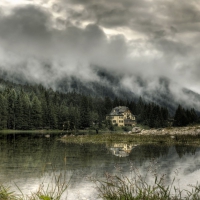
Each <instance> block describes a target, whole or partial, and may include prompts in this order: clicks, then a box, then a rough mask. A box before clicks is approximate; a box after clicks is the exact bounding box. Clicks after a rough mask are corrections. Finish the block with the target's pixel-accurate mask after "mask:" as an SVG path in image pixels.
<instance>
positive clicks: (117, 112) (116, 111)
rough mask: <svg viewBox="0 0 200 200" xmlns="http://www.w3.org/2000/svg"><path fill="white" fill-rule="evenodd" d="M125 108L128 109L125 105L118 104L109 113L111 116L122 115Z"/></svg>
mask: <svg viewBox="0 0 200 200" xmlns="http://www.w3.org/2000/svg"><path fill="white" fill-rule="evenodd" d="M127 110H129V109H128V107H126V106H118V107H115V108H113V109H112V111H111V112H110V114H109V115H112V116H113V115H117V116H118V115H122V116H123V113H124V112H125V111H127Z"/></svg>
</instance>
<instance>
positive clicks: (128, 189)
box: [95, 168, 200, 200]
mask: <svg viewBox="0 0 200 200" xmlns="http://www.w3.org/2000/svg"><path fill="white" fill-rule="evenodd" d="M150 171H151V170H147V172H146V174H145V175H141V174H140V173H139V171H138V170H137V169H136V168H135V169H134V170H133V173H134V176H132V177H131V178H130V177H127V176H125V175H122V174H120V175H119V174H118V175H111V174H106V176H105V179H104V180H95V181H96V186H97V191H98V193H99V197H100V198H101V199H103V200H200V185H199V184H198V183H197V184H196V185H195V186H191V190H186V189H183V190H181V189H180V188H179V187H177V186H175V178H174V179H173V180H172V181H171V183H168V184H166V180H165V175H161V176H159V175H158V174H156V173H155V170H154V171H152V172H153V173H152V175H153V180H154V181H153V182H151V183H149V182H147V181H146V180H147V179H146V178H147V173H149V172H150Z"/></svg>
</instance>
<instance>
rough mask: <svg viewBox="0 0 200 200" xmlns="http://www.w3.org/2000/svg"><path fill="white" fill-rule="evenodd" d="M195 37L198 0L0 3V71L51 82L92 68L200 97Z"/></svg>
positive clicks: (87, 75)
mask: <svg viewBox="0 0 200 200" xmlns="http://www.w3.org/2000/svg"><path fill="white" fill-rule="evenodd" d="M199 33H200V0H109V1H108V0H96V1H95V0H1V1H0V44H1V45H0V67H1V68H3V69H6V70H11V71H16V70H17V71H18V72H20V73H24V74H26V75H27V76H28V77H29V78H30V79H32V80H34V81H39V80H41V77H43V79H45V81H50V82H51V81H52V82H53V81H56V80H57V79H60V78H63V77H64V76H65V75H69V74H76V76H79V77H80V78H82V79H84V80H93V79H96V78H97V77H96V76H95V74H93V73H92V71H91V69H90V66H91V65H98V66H101V67H103V68H106V69H109V70H112V71H115V72H116V73H118V74H122V75H124V76H123V77H124V79H123V81H122V82H123V83H124V85H127V87H131V86H132V85H133V84H134V80H135V76H136V75H137V76H141V77H143V78H144V79H151V80H153V79H154V78H157V77H163V76H164V77H167V78H170V79H171V80H173V81H175V82H177V83H178V84H180V85H181V86H184V87H188V88H190V89H193V90H194V91H196V92H199V93H200V87H199V86H200V78H199V76H200V69H199V68H200V66H199V65H200V56H199V52H200V45H199V42H200V34H199ZM44 63H45V64H44ZM46 63H48V64H49V65H46ZM52 73H53V74H54V76H52ZM150 77H151V78H150ZM150 82H151V81H150ZM152 87H154V84H152Z"/></svg>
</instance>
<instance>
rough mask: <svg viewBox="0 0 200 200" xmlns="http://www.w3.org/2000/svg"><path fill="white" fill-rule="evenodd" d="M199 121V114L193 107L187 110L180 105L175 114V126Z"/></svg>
mask: <svg viewBox="0 0 200 200" xmlns="http://www.w3.org/2000/svg"><path fill="white" fill-rule="evenodd" d="M197 121H198V116H197V114H196V112H195V110H194V109H193V108H192V109H191V110H185V109H184V108H183V107H182V106H181V105H179V106H178V108H177V110H176V113H175V116H174V123H173V126H187V125H188V124H191V123H195V122H197Z"/></svg>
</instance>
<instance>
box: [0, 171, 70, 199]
mask: <svg viewBox="0 0 200 200" xmlns="http://www.w3.org/2000/svg"><path fill="white" fill-rule="evenodd" d="M17 188H18V190H19V191H20V193H21V195H17V194H16V193H15V192H13V191H10V188H9V187H5V186H3V185H0V200H60V199H61V197H62V195H63V193H64V192H65V191H66V190H67V188H68V182H66V181H65V176H63V175H62V174H60V175H58V176H56V175H55V174H53V178H52V181H51V183H50V184H48V185H45V184H44V183H43V182H42V183H41V184H40V185H39V188H38V190H36V192H33V193H31V194H30V195H25V194H23V192H22V191H21V190H20V188H19V187H17Z"/></svg>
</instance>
